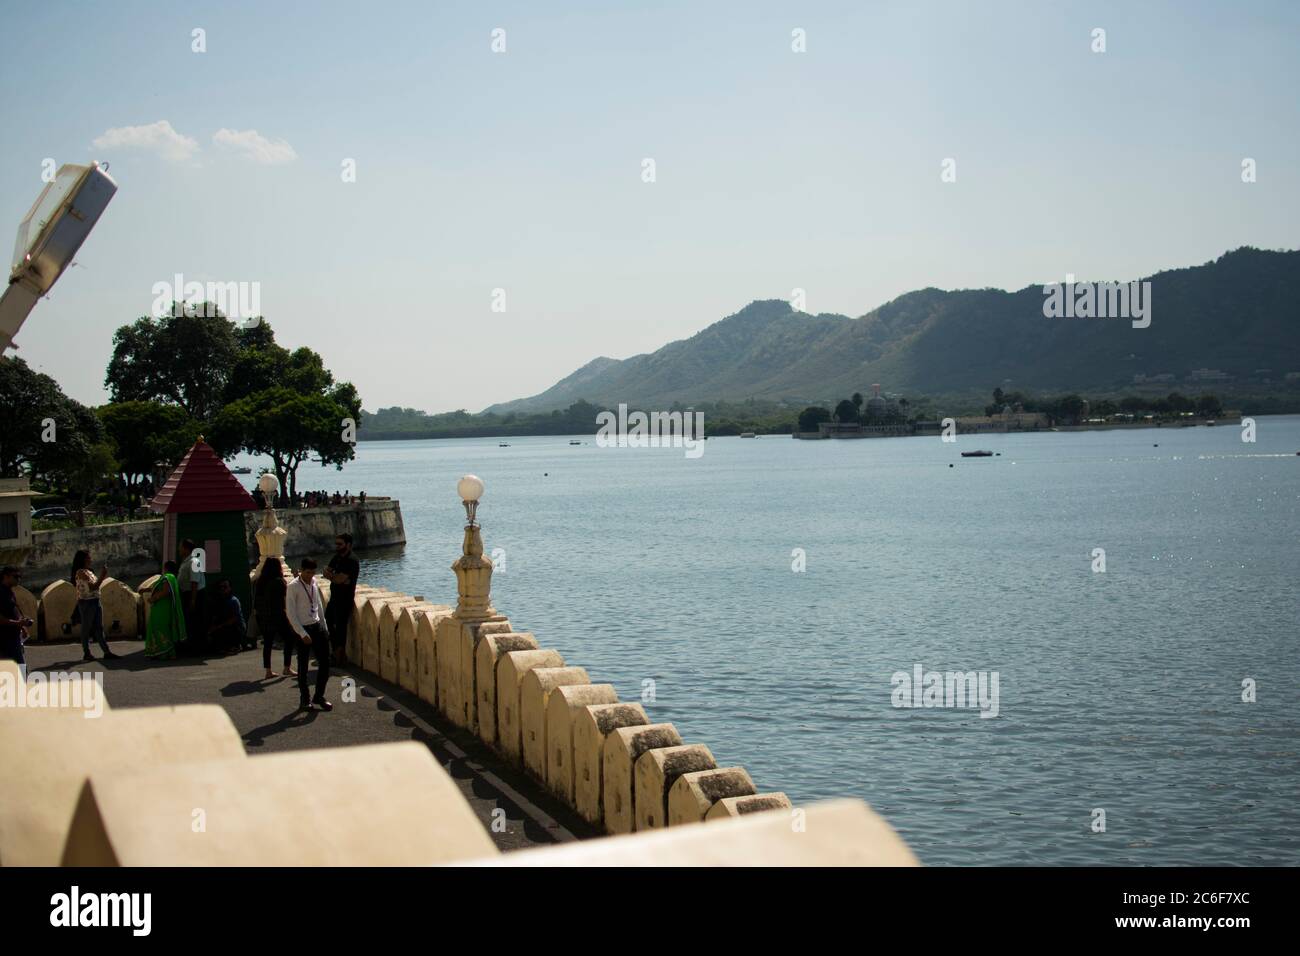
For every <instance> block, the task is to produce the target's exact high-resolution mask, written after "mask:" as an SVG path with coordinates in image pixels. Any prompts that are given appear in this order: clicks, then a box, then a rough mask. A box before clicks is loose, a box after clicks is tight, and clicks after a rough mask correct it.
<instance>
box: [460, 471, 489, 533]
mask: <svg viewBox="0 0 1300 956" xmlns="http://www.w3.org/2000/svg"><path fill="white" fill-rule="evenodd" d="M456 491H457V493H458V494H459V495H460V501H461V504H463V505H464V506H465V514H466V515H467V516H468V517H469V526H470V527H471V528H473V527H475V524H474V516H475V515H476V514H477V513H478V500H479V498H481V497H483V479H482V478H480V477H478V475H466V476H465V477H464V478H462V479H461V480H460V481H458V482H456Z"/></svg>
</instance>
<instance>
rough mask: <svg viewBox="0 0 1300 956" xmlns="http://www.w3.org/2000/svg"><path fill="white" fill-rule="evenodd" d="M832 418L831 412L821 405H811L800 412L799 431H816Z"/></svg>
mask: <svg viewBox="0 0 1300 956" xmlns="http://www.w3.org/2000/svg"><path fill="white" fill-rule="evenodd" d="M830 420H831V413H830V412H828V411H827V410H826V409H824V408H822V407H821V406H820V405H809V406H808V407H807V408H805V409H804V410H803V411H801V412H800V413H799V431H801V432H815V431H816V430H817V426H818V425H819V424H821V423H822V422H828V421H830Z"/></svg>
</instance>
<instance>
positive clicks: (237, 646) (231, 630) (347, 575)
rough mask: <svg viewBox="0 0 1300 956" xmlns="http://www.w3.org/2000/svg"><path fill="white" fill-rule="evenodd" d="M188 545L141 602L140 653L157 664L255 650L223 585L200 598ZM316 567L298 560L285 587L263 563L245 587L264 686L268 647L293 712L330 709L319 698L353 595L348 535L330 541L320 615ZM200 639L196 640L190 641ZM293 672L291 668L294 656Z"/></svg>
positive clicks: (339, 650) (269, 674)
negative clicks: (289, 681) (182, 656)
mask: <svg viewBox="0 0 1300 956" xmlns="http://www.w3.org/2000/svg"><path fill="white" fill-rule="evenodd" d="M194 550H195V549H194V543H193V542H192V541H189V540H185V541H182V542H181V545H180V552H181V554H180V562H179V564H178V562H175V561H168V562H167V564H166V565H165V567H164V570H163V574H162V575H161V576H160V577H159V579H158V581H157V583H156V584H155V585H154V587H153V589H152V591H151V592H150V594H149V596H148V598H147V600H148V602H149V615H148V626H147V627H146V630H145V654H147V655H148V656H150V657H153V658H157V659H171V658H174V657H175V656H176V655H177V653H178V652H180V653H187V652H192V653H204V652H212V653H225V654H237V653H239V652H240V651H244V650H255V649H256V647H257V644H256V641H254V640H253V639H252V638H250V637H249V635H248V626H247V624H246V622H245V617H244V609H243V607H242V606H241V605H240V603H239V598H238V597H236V596H235V594H234V591H233V589H232V588H231V586H230V581H229V580H226V579H222V580H220V581H219V582H218V584H217V595H216V599H215V601H214V602H210V601H208V600H207V598H206V596H205V595H206V590H207V588H206V580H205V578H206V576H205V575H204V573H203V570H202V565H201V559H200V556H199V555H197V554H195V553H194ZM317 568H318V566H317V564H316V561H315V560H314V559H312V558H303V559H302V561H301V563H300V564H299V566H298V572H297V574H295V575H294V576H293V577H292V579H289V580H286V576H285V573H284V566H283V565H282V564H281V562H280V559H279V558H267V559H266V561H265V562H264V563H263V565H262V567H261V570H260V572H259V573H258V575H257V578H256V580H255V581H254V582H253V613H254V614H256V616H257V625H258V630H259V631H260V632H261V634H262V665H263V667H264V668H265V670H266V679H267V680H270V679H272V678H275V677H279V676H280V675H279V674H278V673H276V672H275V671H274V670H273V669H272V668H271V656H272V650H273V647H274V644H275V642H276V640H279V641H280V642H281V643H282V645H283V652H284V673H285V676H287V677H297V678H298V690H299V696H300V702H299V704H300V707H301V708H302V709H304V710H315V709H320V710H332V709H333V707H332V705H331V704H330V703H329V701H327V700H326V699H325V686H326V684H327V683H328V682H329V675H330V664H331V663H335V664H344V663H346V662H347V649H346V641H347V633H348V620H349V618H350V617H351V615H352V602H353V598H354V596H355V594H356V586H357V577H358V575H359V574H360V573H361V565H360V562H359V561H357V559H356V558H355V557H354V556H353V554H352V536H351V535H350V534H346V533H344V534H339V535H337V536H336V537H335V538H334V556H333V557H332V558H330V562H329V564H328V565H327V566H326V568H325V570H324V571H323V572H321V574H322V575H323V576H324V577H325V579H326V580H328V581H329V582H330V585H331V588H332V590H331V592H330V593H331V596H332V599H331V601H330V603H329V608H328V609H327V610H325V611H324V613H322V605H323V603H324V602H323V601H322V600H321V593H320V585H319V584H318V583H317V581H316V574H317ZM198 635H205V639H204V640H197V639H196V638H197V636H198ZM295 655H296V656H297V663H298V668H297V670H295V669H294V666H293V664H294V656H295ZM313 655H314V656H315V658H316V689H315V693H314V694H312V693H310V691H309V688H308V683H307V671H308V669H309V668H310V659H311V657H312V656H313Z"/></svg>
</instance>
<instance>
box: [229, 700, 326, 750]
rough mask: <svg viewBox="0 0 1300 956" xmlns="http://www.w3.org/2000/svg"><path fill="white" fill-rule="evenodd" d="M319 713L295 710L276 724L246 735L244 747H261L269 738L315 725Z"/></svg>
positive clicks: (254, 729)
mask: <svg viewBox="0 0 1300 956" xmlns="http://www.w3.org/2000/svg"><path fill="white" fill-rule="evenodd" d="M319 713H320V712H319V711H315V710H298V709H297V708H295V709H294V710H293V711H292V712H291V713H288V714H285V715H284V716H283V717H281V718H280V719H279V720H277V721H275V722H274V723H270V724H263V725H262V726H261V727H254V728H253V729H252V730H250V731H249V732H248V733H246V734H244V745H245V746H246V747H261V746H262V745H264V744H265V743H266V738H268V737H274V736H275V735H276V734H282V733H284V732H285V731H287V730H293V729H295V728H297V727H307V726H310V725H311V724H313V723H315V721H316V718H317V716H318V715H319Z"/></svg>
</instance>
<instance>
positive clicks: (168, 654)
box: [144, 561, 185, 661]
mask: <svg viewBox="0 0 1300 956" xmlns="http://www.w3.org/2000/svg"><path fill="white" fill-rule="evenodd" d="M180 593H181V589H180V585H178V584H177V583H176V562H175V561H168V562H167V563H166V564H164V565H163V573H162V574H160V575H159V576H158V581H157V583H155V584H154V586H153V590H152V591H150V592H149V598H148V601H149V616H148V618H147V619H146V620H145V633H144V653H145V656H146V657H151V658H154V659H155V660H164V661H170V660H174V659H175V657H176V648H177V647H179V646H180V645H181V644H182V643H183V642H184V641H185V615H184V614H183V613H181V597H180Z"/></svg>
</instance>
